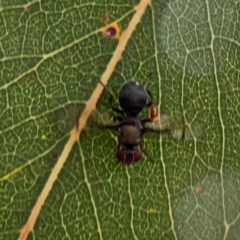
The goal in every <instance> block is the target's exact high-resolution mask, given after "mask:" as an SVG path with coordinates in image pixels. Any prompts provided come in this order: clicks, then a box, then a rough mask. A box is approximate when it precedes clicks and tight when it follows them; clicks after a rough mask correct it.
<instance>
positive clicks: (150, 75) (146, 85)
mask: <svg viewBox="0 0 240 240" xmlns="http://www.w3.org/2000/svg"><path fill="white" fill-rule="evenodd" d="M152 75H153V72H150V74H149V76H148V79H147V82H146V84H145V86H144V87H145V88H146V89H147V87H148V84H149V81H150V80H151V78H152Z"/></svg>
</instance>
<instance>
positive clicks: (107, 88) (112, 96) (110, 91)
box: [98, 79, 116, 100]
mask: <svg viewBox="0 0 240 240" xmlns="http://www.w3.org/2000/svg"><path fill="white" fill-rule="evenodd" d="M98 82H99V83H100V84H101V85H102V86H103V87H104V89H106V90H107V92H108V93H109V94H110V96H111V97H110V98H111V99H113V98H114V99H115V100H116V98H115V95H114V93H113V92H112V90H111V89H110V88H109V87H107V86H106V85H105V84H104V83H103V82H102V81H101V80H100V79H99V80H98Z"/></svg>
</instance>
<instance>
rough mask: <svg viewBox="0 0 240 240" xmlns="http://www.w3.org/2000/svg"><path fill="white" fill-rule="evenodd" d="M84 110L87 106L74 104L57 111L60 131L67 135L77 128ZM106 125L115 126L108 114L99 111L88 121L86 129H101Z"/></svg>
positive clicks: (93, 112)
mask: <svg viewBox="0 0 240 240" xmlns="http://www.w3.org/2000/svg"><path fill="white" fill-rule="evenodd" d="M84 108H85V105H83V104H75V103H74V104H69V105H67V106H65V107H62V108H59V109H58V110H56V111H55V112H54V113H55V118H56V121H57V124H58V128H59V130H60V131H61V132H64V133H66V132H69V131H71V130H72V129H73V128H74V127H76V125H77V123H78V119H79V117H80V115H81V112H82V111H83V109H84ZM80 124H81V123H80ZM106 124H108V125H115V123H114V122H113V121H112V118H111V117H110V115H109V114H108V113H107V112H103V111H100V110H99V109H98V110H94V111H92V113H91V114H90V116H89V118H88V120H87V123H86V126H85V128H91V129H92V128H93V129H99V127H100V126H102V125H106Z"/></svg>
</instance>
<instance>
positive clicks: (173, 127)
mask: <svg viewBox="0 0 240 240" xmlns="http://www.w3.org/2000/svg"><path fill="white" fill-rule="evenodd" d="M147 126H148V127H150V128H153V129H158V130H165V129H169V130H170V136H171V137H173V138H178V139H182V138H183V139H185V140H193V139H199V138H200V137H201V136H202V135H203V133H204V131H203V126H199V125H196V124H190V125H189V124H185V123H184V118H183V117H180V116H178V117H171V116H169V115H166V114H163V115H160V118H159V119H158V120H156V121H153V122H150V123H148V124H147ZM161 136H162V137H169V135H168V134H166V135H164V134H163V135H161Z"/></svg>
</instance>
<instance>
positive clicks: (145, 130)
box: [143, 127, 171, 136]
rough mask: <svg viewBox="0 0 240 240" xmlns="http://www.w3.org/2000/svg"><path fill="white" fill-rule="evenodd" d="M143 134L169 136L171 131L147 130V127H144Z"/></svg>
mask: <svg viewBox="0 0 240 240" xmlns="http://www.w3.org/2000/svg"><path fill="white" fill-rule="evenodd" d="M143 131H144V133H148V132H149V133H158V134H160V135H161V134H163V135H166V134H167V135H168V136H171V130H170V129H164V130H160V129H153V128H149V127H144V129H143Z"/></svg>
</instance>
